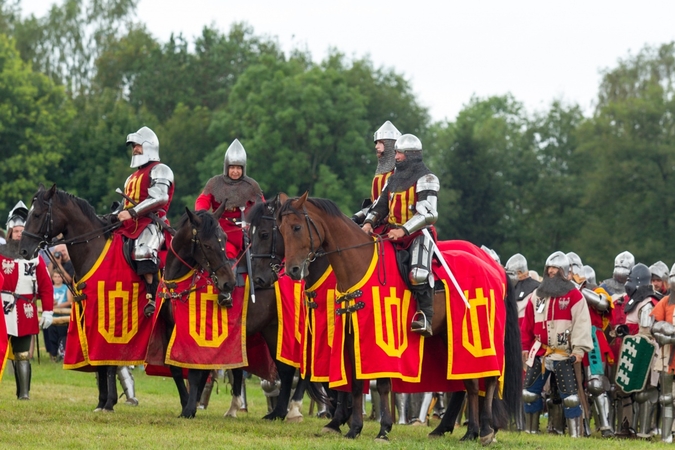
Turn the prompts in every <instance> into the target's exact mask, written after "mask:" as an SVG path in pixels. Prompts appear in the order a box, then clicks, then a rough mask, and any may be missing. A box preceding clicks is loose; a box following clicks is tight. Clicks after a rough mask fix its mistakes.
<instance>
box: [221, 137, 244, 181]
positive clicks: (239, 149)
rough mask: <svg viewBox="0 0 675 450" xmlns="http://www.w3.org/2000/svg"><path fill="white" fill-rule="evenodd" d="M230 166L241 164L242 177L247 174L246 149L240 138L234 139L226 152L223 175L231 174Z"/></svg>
mask: <svg viewBox="0 0 675 450" xmlns="http://www.w3.org/2000/svg"><path fill="white" fill-rule="evenodd" d="M230 166H241V168H242V178H243V177H245V176H246V150H244V146H243V145H241V142H239V139H235V140H234V141H232V143H231V144H230V146H229V147H228V148H227V151H226V152H225V159H224V161H223V175H225V176H226V177H228V176H229V174H228V169H229V168H230Z"/></svg>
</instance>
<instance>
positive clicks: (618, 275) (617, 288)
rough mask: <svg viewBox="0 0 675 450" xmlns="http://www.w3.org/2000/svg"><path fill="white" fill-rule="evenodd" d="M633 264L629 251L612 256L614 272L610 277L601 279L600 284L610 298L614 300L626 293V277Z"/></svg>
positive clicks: (633, 260)
mask: <svg viewBox="0 0 675 450" xmlns="http://www.w3.org/2000/svg"><path fill="white" fill-rule="evenodd" d="M634 265H635V257H634V256H633V254H632V253H631V252H628V251H625V252H621V253H619V254H618V255H616V258H614V272H613V273H612V278H608V279H606V280H605V281H603V282H602V283H601V284H600V286H601V287H603V288H605V290H606V291H607V292H609V293H610V295H611V296H612V300H614V301H615V302H616V300H617V299H618V298H619V297H621V296H623V294H625V293H626V288H625V287H624V285H625V284H626V277H628V274H629V273H630V271H631V269H632V268H633V266H634Z"/></svg>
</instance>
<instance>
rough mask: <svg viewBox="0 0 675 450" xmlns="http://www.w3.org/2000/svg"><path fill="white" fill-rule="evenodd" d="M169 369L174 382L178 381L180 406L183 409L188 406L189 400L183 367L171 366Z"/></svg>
mask: <svg viewBox="0 0 675 450" xmlns="http://www.w3.org/2000/svg"><path fill="white" fill-rule="evenodd" d="M169 370H170V371H171V378H173V382H174V383H176V389H178V396H179V397H180V407H181V409H183V408H185V407H186V406H187V402H188V391H187V388H186V387H185V381H184V380H183V369H181V368H180V367H177V366H169Z"/></svg>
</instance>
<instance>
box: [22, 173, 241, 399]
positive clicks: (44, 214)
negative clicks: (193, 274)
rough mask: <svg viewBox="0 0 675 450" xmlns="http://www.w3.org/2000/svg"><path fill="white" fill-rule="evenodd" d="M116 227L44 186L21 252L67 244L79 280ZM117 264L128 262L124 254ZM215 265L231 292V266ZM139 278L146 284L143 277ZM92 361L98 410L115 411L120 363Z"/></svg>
mask: <svg viewBox="0 0 675 450" xmlns="http://www.w3.org/2000/svg"><path fill="white" fill-rule="evenodd" d="M116 226H117V225H116V224H114V223H111V222H110V221H106V220H104V219H103V218H101V217H99V216H98V215H97V214H96V211H95V210H94V208H93V207H92V206H91V205H90V204H89V203H88V202H87V201H86V200H83V199H80V198H77V197H74V196H73V195H70V194H68V193H66V192H64V191H59V190H57V189H56V185H54V186H52V187H51V189H45V188H44V187H43V186H40V189H39V190H38V191H37V193H36V194H35V195H34V196H33V201H32V206H31V210H30V212H29V214H28V219H27V220H26V226H25V228H24V232H23V236H22V238H21V243H20V252H21V254H22V255H24V257H28V256H31V255H33V254H35V252H36V251H37V249H38V247H42V248H44V247H47V246H48V245H53V244H55V243H64V244H66V245H67V247H68V253H69V254H70V257H71V260H72V262H73V267H74V269H75V276H76V279H77V278H78V277H81V276H82V275H84V274H87V273H89V272H90V270H91V269H92V268H93V267H94V265H95V264H96V262H97V260H98V259H99V256H100V255H101V253H102V252H103V251H104V248H105V246H106V242H107V241H108V238H109V237H110V233H111V231H112V230H113V229H114V228H116ZM59 235H63V239H61V240H59V241H53V238H55V237H56V236H59ZM200 238H202V239H204V240H205V241H207V242H209V244H208V245H212V246H213V252H215V253H216V254H217V251H218V249H219V247H218V243H217V238H216V236H215V235H212V236H201V235H200ZM211 240H216V243H215V244H213V243H212V242H210V241H211ZM217 259H218V256H217V255H216V256H215V257H213V258H212V257H209V260H210V261H213V262H215V261H216V260H217ZM218 260H220V259H218ZM117 264H126V262H125V261H124V257H123V256H122V255H121V254H120V255H119V260H118V261H117ZM213 267H215V268H216V269H217V270H213V271H212V272H211V275H212V278H213V279H214V282H215V284H216V287H217V288H218V290H219V291H221V292H224V293H227V292H231V291H232V288H233V286H234V276H233V273H232V270H231V268H230V266H229V265H228V264H224V265H223V264H220V263H214V264H213ZM138 281H139V283H141V284H142V282H141V281H140V278H139V280H138ZM84 301H87V302H90V303H91V305H95V304H96V303H95V302H96V301H97V299H95V298H91V299H87V300H84ZM94 308H95V307H94ZM90 309H92V308H90ZM83 314H84V313H83ZM141 320H142V321H143V323H144V324H146V325H147V326H149V325H150V321H149V320H146V319H141ZM72 324H73V323H72V322H71V325H72ZM106 362H107V361H106ZM92 363H93V364H92V365H93V366H94V367H95V369H96V370H97V372H98V388H99V401H98V405H97V408H96V409H97V410H107V411H112V410H113V407H114V405H115V404H116V403H117V383H116V380H115V372H116V366H111V365H105V364H100V365H99V364H96V361H92ZM108 364H109V363H108Z"/></svg>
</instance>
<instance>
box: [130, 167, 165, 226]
mask: <svg viewBox="0 0 675 450" xmlns="http://www.w3.org/2000/svg"><path fill="white" fill-rule="evenodd" d="M150 178H151V180H152V181H151V182H150V187H149V188H148V197H147V198H146V199H145V200H143V201H142V202H140V203H139V204H138V205H136V206H134V207H133V208H130V209H129V213H130V214H131V215H132V216H134V217H136V216H142V215H143V214H145V213H148V212H151V211H155V210H156V209H158V208H160V207H161V206H163V205H166V203H167V202H168V201H169V187H170V186H171V184H172V183H173V172H172V171H171V169H170V168H169V167H168V166H167V165H165V164H157V165H156V166H155V167H153V168H152V170H151V171H150Z"/></svg>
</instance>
